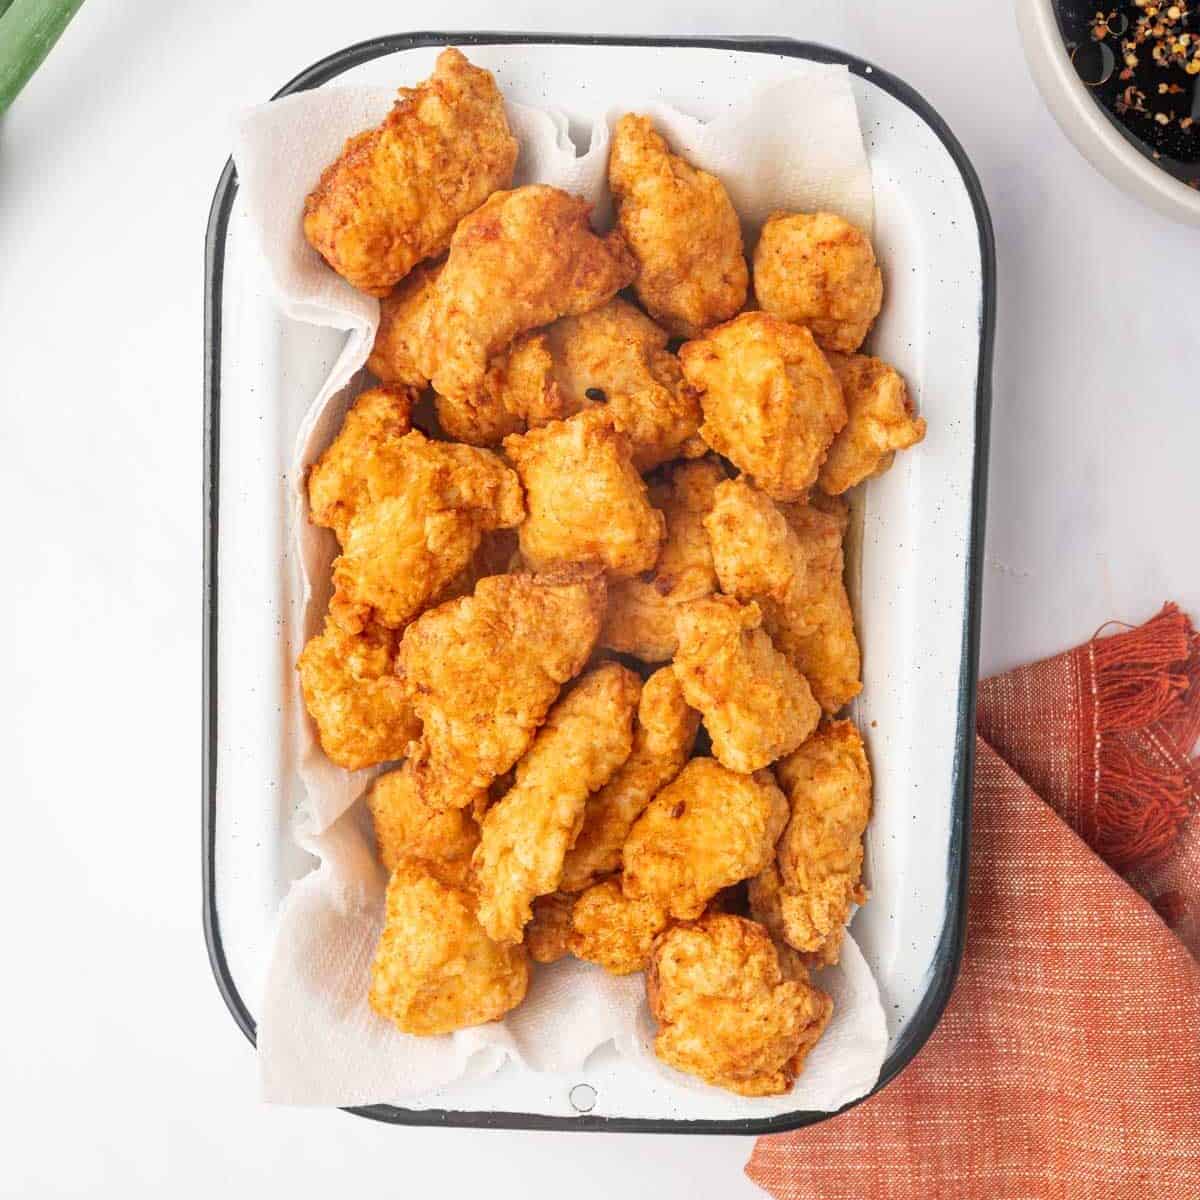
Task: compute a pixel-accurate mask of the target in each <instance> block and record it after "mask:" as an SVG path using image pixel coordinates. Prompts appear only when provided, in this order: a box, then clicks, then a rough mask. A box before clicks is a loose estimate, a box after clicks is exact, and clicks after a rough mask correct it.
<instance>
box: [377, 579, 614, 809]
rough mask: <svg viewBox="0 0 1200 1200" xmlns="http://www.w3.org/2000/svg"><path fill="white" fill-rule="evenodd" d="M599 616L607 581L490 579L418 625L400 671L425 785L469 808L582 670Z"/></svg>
mask: <svg viewBox="0 0 1200 1200" xmlns="http://www.w3.org/2000/svg"><path fill="white" fill-rule="evenodd" d="M603 612H604V578H603V576H601V575H599V574H598V573H587V572H585V571H582V570H577V571H570V572H563V573H562V574H560V575H555V576H535V575H492V576H489V577H488V578H486V579H481V580H480V581H479V583H478V584H476V585H475V592H474V594H473V595H471V596H464V597H462V598H461V599H458V600H452V601H450V602H448V603H446V604H442V605H439V606H438V607H437V608H435V609H432V610H430V611H429V612H427V613H425V614H424V615H422V616H421V617H419V618H418V619H417V620H416V621H414V622H413V623H412V624H411V625H410V626H409V627H408V628H407V629H406V630H405V631H404V637H403V639H402V640H401V642H400V652H399V655H398V660H397V666H398V670H399V672H400V674H401V675H402V677H403V680H404V684H405V687H406V690H407V694H408V695H409V696H410V697H411V698H412V703H413V705H414V707H415V709H416V711H417V714H418V715H419V716H420V717H421V719H422V720H423V721H424V724H425V732H424V737H423V738H422V743H421V745H420V746H419V747H418V749H417V755H416V759H415V761H414V763H413V770H414V771H415V772H416V773H417V778H418V779H419V780H422V781H423V782H422V786H423V787H429V788H433V787H436V788H437V789H438V794H441V795H454V794H459V795H461V796H463V797H464V799H463V801H462V803H464V804H465V803H468V802H469V799H470V797H471V796H472V793H473V792H475V791H477V790H478V789H481V788H486V787H488V785H489V784H490V783H491V782H492V780H494V779H495V778H496V777H497V776H498V775H503V774H504V772H505V771H507V770H509V769H510V768H511V767H512V766H513V764H514V763H516V761H517V759H519V758H520V757H521V755H522V754H524V753H525V750H526V749H527V748H528V746H529V743H530V742H531V741H532V740H533V735H534V732H535V731H536V730H537V727H538V726H539V725H540V724H541V723H542V721H543V720H544V719H545V716H546V713H547V711H548V710H549V708H550V705H551V704H553V703H554V700H555V697H556V696H557V695H558V691H559V688H561V687H562V685H563V684H564V683H566V682H567V680H568V679H571V678H572V677H574V676H575V675H577V674H578V673H579V671H580V670H581V669H582V667H583V665H584V663H585V662H587V660H588V656H589V655H590V654H591V652H592V647H593V646H594V645H595V644H596V636H597V634H598V633H599V632H600V618H601V616H602V614H603Z"/></svg>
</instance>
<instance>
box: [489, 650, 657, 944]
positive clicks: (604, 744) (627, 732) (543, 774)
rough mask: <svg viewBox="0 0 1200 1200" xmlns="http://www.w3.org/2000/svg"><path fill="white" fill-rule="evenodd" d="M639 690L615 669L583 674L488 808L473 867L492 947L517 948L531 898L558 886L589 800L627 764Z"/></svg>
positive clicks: (624, 670) (633, 680)
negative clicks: (507, 944) (509, 783)
mask: <svg viewBox="0 0 1200 1200" xmlns="http://www.w3.org/2000/svg"><path fill="white" fill-rule="evenodd" d="M641 686H642V685H641V680H639V679H638V677H637V676H636V675H635V674H634V673H633V672H632V671H630V670H628V669H627V668H625V667H622V666H619V665H618V664H617V663H603V664H601V665H600V666H598V667H596V668H595V669H594V670H593V671H590V672H589V673H588V674H587V675H585V676H584V677H583V678H582V679H581V680H580V681H579V682H578V683H577V684H576V685H575V686H574V687H573V688H572V689H571V690H570V691H569V692H568V693H567V694H566V695H565V696H564V697H563V698H562V699H561V700H559V702H558V703H557V704H556V705H555V706H554V707H553V708H552V709H551V710H550V714H549V716H548V717H547V718H546V723H545V725H543V726H542V728H541V729H540V730H538V734H537V737H535V738H534V740H533V745H531V746H530V747H529V750H528V751H527V752H526V754H525V757H524V758H522V759H521V761H520V762H519V763H517V778H516V782H515V783H514V784H513V786H512V789H511V790H510V791H509V793H508V794H507V795H506V796H505V797H504V798H503V799H502V800H500V801H498V802H497V803H496V804H494V805H492V807H491V808H489V809H488V812H487V816H486V817H484V819H483V828H482V831H481V834H480V839H479V847H478V849H477V850H476V851H475V855H474V858H473V859H472V866H473V867H474V871H475V877H476V880H477V881H478V885H479V920H480V922H481V924H482V925H483V927H484V928H485V929H486V930H487V931H488V935H489V936H490V937H492V938H494V939H495V940H496V941H498V942H519V941H520V940H521V937H522V930H523V929H524V928H525V926H526V924H527V923H528V922H529V919H530V917H531V916H532V915H533V914H532V909H531V905H532V903H533V901H534V899H535V898H536V897H538V896H546V895H549V894H550V893H551V892H553V891H554V890H555V889H556V888H557V887H558V881H559V879H560V878H561V876H562V867H563V859H564V858H565V857H566V853H567V851H568V850H569V849H570V847H571V844H572V843H573V842H574V841H575V838H576V837H577V836H578V835H579V829H580V826H581V825H582V823H583V813H584V806H585V805H586V803H587V798H588V794H589V793H590V792H594V791H595V790H596V789H597V788H601V787H603V786H604V785H605V784H606V783H607V782H608V781H609V779H611V778H612V775H613V773H614V772H615V771H616V769H617V768H618V767H619V766H620V765H621V764H622V763H623V762H624V761H625V760H626V759H627V758H628V757H629V751H630V748H631V747H632V745H633V714H634V710H635V709H636V707H637V702H638V694H639V693H640V691H641Z"/></svg>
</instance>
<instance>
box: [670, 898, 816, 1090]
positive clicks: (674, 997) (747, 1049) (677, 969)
mask: <svg viewBox="0 0 1200 1200" xmlns="http://www.w3.org/2000/svg"><path fill="white" fill-rule="evenodd" d="M789 973H790V972H789ZM646 993H647V996H648V998H649V1001H650V1010H651V1012H652V1013H653V1014H654V1019H655V1020H656V1021H657V1022H658V1035H657V1036H656V1037H655V1039H654V1052H655V1054H657V1055H658V1057H659V1058H660V1059H662V1061H663V1062H665V1063H666V1064H667V1065H668V1066H672V1067H675V1068H676V1069H677V1070H680V1071H686V1072H687V1073H688V1074H689V1075H695V1076H697V1077H698V1078H700V1079H703V1080H704V1081H705V1082H706V1083H712V1084H715V1085H716V1086H717V1087H723V1088H726V1089H728V1090H729V1091H731V1092H737V1093H739V1094H740V1095H743V1096H775V1095H781V1094H782V1093H784V1092H787V1091H790V1090H791V1087H792V1084H793V1083H794V1082H795V1079H796V1076H797V1075H798V1074H799V1073H800V1071H801V1069H802V1068H803V1066H804V1060H805V1058H806V1057H807V1056H808V1053H809V1051H810V1050H811V1049H812V1048H813V1046H815V1045H816V1043H817V1041H818V1039H819V1038H820V1036H821V1034H822V1033H823V1032H824V1031H825V1026H826V1025H827V1024H828V1023H829V1018H830V1016H831V1015H832V1014H833V1002H832V1001H831V1000H830V998H829V997H828V996H827V995H825V993H824V992H821V991H818V990H817V989H816V988H814V987H812V986H811V985H810V984H809V983H808V982H807V980H806V979H804V978H789V977H788V974H785V971H784V969H783V966H782V964H781V962H780V955H779V953H778V951H777V950H776V948H775V946H774V944H773V943H772V942H771V939H770V937H769V936H768V934H767V932H766V930H764V929H763V928H762V926H761V925H756V924H755V923H754V922H753V921H747V920H745V919H744V918H742V917H734V916H729V915H727V914H724V913H711V914H709V915H707V916H705V917H703V918H701V920H699V921H697V922H696V923H695V924H694V925H677V926H675V927H674V928H673V929H669V930H668V931H667V932H666V933H664V934H663V935H662V937H660V938H659V939H658V941H657V943H656V944H655V946H654V952H653V955H652V957H651V962H650V971H649V974H648V976H647V979H646Z"/></svg>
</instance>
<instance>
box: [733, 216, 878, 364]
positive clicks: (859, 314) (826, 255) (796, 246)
mask: <svg viewBox="0 0 1200 1200" xmlns="http://www.w3.org/2000/svg"><path fill="white" fill-rule="evenodd" d="M754 294H755V296H756V297H757V298H758V302H759V304H761V305H762V307H763V308H764V309H765V310H766V311H767V312H769V313H774V315H775V316H777V317H782V318H783V320H785V321H793V322H795V323H796V324H797V325H805V326H807V327H808V328H809V329H811V330H812V332H813V336H814V337H815V338H816V339H817V342H818V344H819V345H820V346H821V347H822V349H825V350H840V351H841V352H842V353H844V354H849V353H851V352H852V351H854V350H857V349H858V348H859V346H861V345H862V343H863V339H864V338H865V337H866V336H867V331H868V330H869V329H870V328H871V323H872V322H873V321H874V320H875V318H876V317H877V316H878V315H879V309H880V306H881V305H882V304H883V277H882V276H881V275H880V274H879V267H878V266H876V264H875V251H874V250H872V249H871V240H870V239H869V238H868V237H867V235H866V234H865V233H863V231H862V230H861V229H859V228H858V227H857V226H855V225H851V224H850V222H849V221H847V220H845V219H844V218H843V217H839V216H836V215H835V214H833V213H826V212H818V213H787V212H777V213H772V214H771V216H770V217H768V218H767V223H766V224H765V225H764V226H763V230H762V234H761V236H760V237H759V239H758V245H757V246H755V248H754Z"/></svg>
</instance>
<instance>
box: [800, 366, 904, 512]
mask: <svg viewBox="0 0 1200 1200" xmlns="http://www.w3.org/2000/svg"><path fill="white" fill-rule="evenodd" d="M829 362H830V365H831V366H832V367H833V369H834V371H836V372H837V377H838V380H839V381H840V382H841V385H842V395H843V396H845V398H846V412H847V413H848V414H849V416H848V420H847V421H846V425H845V427H844V428H843V429H842V431H841V433H839V434H838V435H837V437H835V438H834V439H833V445H832V446H830V447H829V456H828V457H827V458H826V459H825V461H824V463H822V464H821V473H820V475H819V476H818V477H817V484H818V486H819V487H820V488H821V490H822V491H823V492H826V493H828V494H829V495H831V496H838V495H841V493H842V492H845V491H847V490H848V489H850V488H852V487H854V485H855V484H856V483H861V482H862V481H863V480H864V479H869V478H871V477H872V476H874V475H882V474H883V473H884V471H886V470H887V469H888V468H889V467H890V466H891V465H892V462H893V461H894V459H895V457H896V451H897V450H907V449H908V448H909V447H910V446H915V445H916V444H917V443H918V442H919V441H921V439H922V438H924V436H925V421H924V419H923V418H922V417H914V416H913V405H912V400H910V399H909V395H908V388H907V387H906V386H905V384H904V380H903V379H902V378H901V377H900V373H899V372H898V371H897V370H896V369H895V368H894V367H889V366H888V365H887V363H885V362H883V361H881V360H880V359H878V358H869V357H868V356H867V355H865V354H849V355H845V354H830V355H829Z"/></svg>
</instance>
